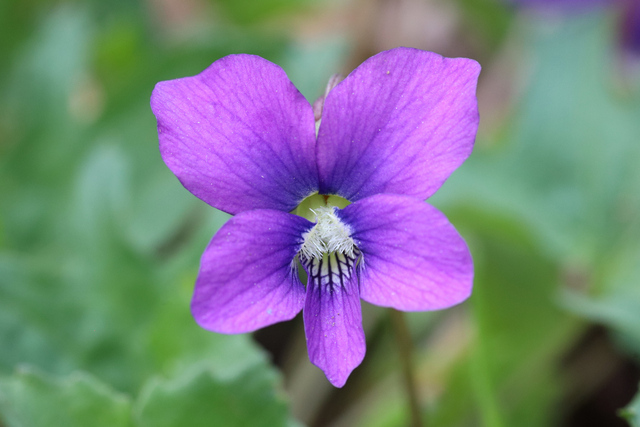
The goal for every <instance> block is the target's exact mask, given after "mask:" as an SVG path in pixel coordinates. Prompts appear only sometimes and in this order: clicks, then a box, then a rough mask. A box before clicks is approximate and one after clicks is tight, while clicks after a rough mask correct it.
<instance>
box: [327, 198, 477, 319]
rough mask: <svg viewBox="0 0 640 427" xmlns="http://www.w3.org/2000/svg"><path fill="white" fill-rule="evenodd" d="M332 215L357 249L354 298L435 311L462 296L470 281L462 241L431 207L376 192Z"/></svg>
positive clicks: (468, 290)
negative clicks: (359, 255)
mask: <svg viewBox="0 0 640 427" xmlns="http://www.w3.org/2000/svg"><path fill="white" fill-rule="evenodd" d="M337 215H338V216H339V217H340V218H341V219H342V220H344V221H345V222H346V223H347V224H349V225H350V226H351V228H352V230H353V234H352V237H353V239H354V241H355V243H356V245H357V246H358V247H359V248H360V250H361V251H362V261H361V263H360V265H359V268H360V271H359V272H360V297H361V298H362V299H363V300H365V301H367V302H370V303H372V304H376V305H381V306H385V307H393V308H395V309H398V310H405V311H417V310H437V309H441V308H446V307H449V306H452V305H454V304H458V303H460V302H462V301H464V300H465V299H466V298H467V297H468V296H469V295H470V294H471V288H472V286H473V260H472V258H471V254H470V253H469V249H468V248H467V245H466V243H465V241H464V240H463V239H462V237H460V235H459V234H458V232H457V231H456V229H455V228H454V227H453V226H452V225H451V223H449V221H448V220H447V218H446V217H445V216H444V215H443V214H442V213H441V212H440V211H438V210H437V209H436V208H434V207H432V206H431V205H428V204H427V203H424V202H422V201H420V200H419V199H415V198H413V197H408V196H400V195H390V194H379V195H376V196H372V197H368V198H366V199H364V200H360V201H358V202H356V203H353V204H351V205H349V206H347V207H346V208H344V209H343V210H341V211H337Z"/></svg>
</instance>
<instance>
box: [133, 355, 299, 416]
mask: <svg viewBox="0 0 640 427" xmlns="http://www.w3.org/2000/svg"><path fill="white" fill-rule="evenodd" d="M276 380H277V379H276V376H275V375H274V374H273V372H272V371H271V370H269V369H267V368H266V367H265V366H256V367H255V368H254V369H251V370H249V371H246V372H245V373H243V375H241V376H238V377H235V378H233V379H226V380H221V379H220V378H218V377H217V376H216V375H215V374H213V373H212V372H211V370H210V369H208V368H207V367H204V366H199V367H192V369H191V370H190V371H188V372H187V373H185V374H184V375H181V376H179V377H177V378H174V379H171V380H162V379H154V380H151V381H150V382H149V383H148V384H147V385H146V386H145V388H144V389H143V391H142V394H141V398H140V399H139V401H138V402H137V403H136V406H135V409H134V414H135V415H134V416H135V421H136V424H137V425H138V426H139V427H173V426H177V425H185V426H186V425H188V426H190V427H201V426H202V427H208V426H211V425H212V422H214V421H215V424H216V425H221V426H230V427H232V426H238V427H241V426H265V427H275V426H286V425H289V420H288V414H287V406H286V403H285V401H284V400H283V398H282V397H281V396H280V395H279V394H278V393H277V392H275V391H274V387H275V386H276Z"/></svg>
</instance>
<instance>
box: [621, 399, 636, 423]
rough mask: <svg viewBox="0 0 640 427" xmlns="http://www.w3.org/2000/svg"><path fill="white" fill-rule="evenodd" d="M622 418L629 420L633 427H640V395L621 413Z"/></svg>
mask: <svg viewBox="0 0 640 427" xmlns="http://www.w3.org/2000/svg"><path fill="white" fill-rule="evenodd" d="M620 416H621V417H623V418H624V419H625V420H627V421H628V422H629V424H630V425H631V427H640V393H638V394H636V397H635V398H634V399H633V400H632V401H631V403H629V405H628V406H627V407H626V408H624V409H623V410H621V411H620Z"/></svg>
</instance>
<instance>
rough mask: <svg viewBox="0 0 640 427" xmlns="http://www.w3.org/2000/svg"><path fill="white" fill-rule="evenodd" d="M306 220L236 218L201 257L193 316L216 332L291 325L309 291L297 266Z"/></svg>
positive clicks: (264, 214)
mask: <svg viewBox="0 0 640 427" xmlns="http://www.w3.org/2000/svg"><path fill="white" fill-rule="evenodd" d="M312 226H313V224H312V223H310V222H309V221H307V220H306V219H304V218H301V217H298V216H295V215H291V214H288V213H285V212H279V211H274V210H254V211H247V212H242V213H240V214H238V215H236V216H234V217H233V218H231V219H230V220H229V221H228V222H227V223H226V224H225V225H224V226H223V227H222V228H221V229H220V230H219V231H218V233H216V235H215V236H214V237H213V239H212V240H211V242H210V243H209V246H207V249H206V250H205V251H204V254H202V259H201V261H200V272H199V273H198V278H197V280H196V286H195V290H194V294H193V299H192V301H191V312H192V313H193V316H194V318H195V320H196V322H198V324H199V325H200V326H202V327H203V328H205V329H209V330H211V331H215V332H221V333H225V334H235V333H243V332H250V331H254V330H256V329H259V328H262V327H264V326H267V325H271V324H273V323H277V322H281V321H284V320H289V319H292V318H293V317H295V315H296V314H298V313H299V312H300V310H301V309H302V307H303V305H304V295H305V289H304V286H303V284H302V283H301V282H300V279H298V276H297V274H296V271H295V264H293V260H294V257H295V256H296V253H297V251H298V249H299V248H300V245H301V243H302V234H303V233H305V232H306V231H307V230H308V229H309V228H311V227H312Z"/></svg>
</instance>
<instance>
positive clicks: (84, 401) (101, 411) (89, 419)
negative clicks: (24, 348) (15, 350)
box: [0, 369, 131, 427]
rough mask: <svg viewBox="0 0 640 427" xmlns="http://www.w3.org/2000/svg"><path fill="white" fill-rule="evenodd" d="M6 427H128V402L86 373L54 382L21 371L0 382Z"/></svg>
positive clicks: (53, 380) (0, 401)
mask: <svg viewBox="0 0 640 427" xmlns="http://www.w3.org/2000/svg"><path fill="white" fill-rule="evenodd" d="M0 410H1V411H2V414H3V415H4V419H5V422H6V423H7V426H9V427H13V426H32V427H49V426H68V427H86V426H89V425H91V426H95V427H129V426H131V424H130V419H131V403H130V402H129V399H128V398H127V397H126V396H124V395H122V394H120V393H117V392H115V391H114V390H112V389H110V388H109V387H108V386H106V385H105V384H103V383H101V382H100V381H98V380H97V379H95V378H94V377H92V376H90V375H87V374H86V373H81V372H74V373H73V374H71V375H69V376H68V377H66V378H64V379H55V378H51V377H49V376H47V375H43V374H42V373H39V372H36V371H34V370H32V369H21V370H19V371H18V372H16V373H15V374H14V375H13V376H11V377H8V378H1V379H0Z"/></svg>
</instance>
